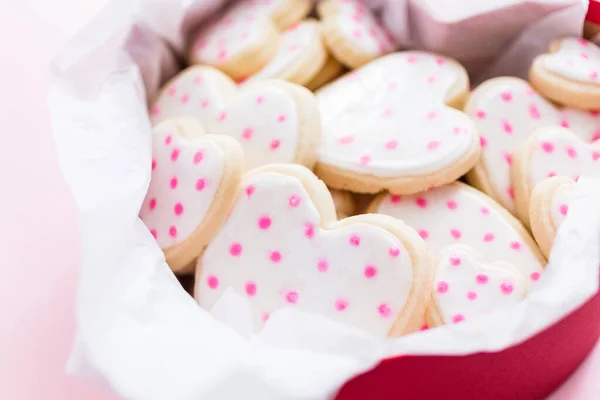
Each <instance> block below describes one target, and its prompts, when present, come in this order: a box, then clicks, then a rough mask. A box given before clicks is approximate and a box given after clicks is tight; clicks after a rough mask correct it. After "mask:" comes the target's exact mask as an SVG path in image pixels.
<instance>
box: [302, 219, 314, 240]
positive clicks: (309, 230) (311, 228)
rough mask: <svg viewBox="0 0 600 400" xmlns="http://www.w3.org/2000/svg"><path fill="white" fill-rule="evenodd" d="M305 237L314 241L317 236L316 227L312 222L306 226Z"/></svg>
mask: <svg viewBox="0 0 600 400" xmlns="http://www.w3.org/2000/svg"><path fill="white" fill-rule="evenodd" d="M304 236H305V237H307V238H309V239H312V238H313V237H314V236H315V226H314V225H313V224H311V223H310V222H307V223H306V224H304Z"/></svg>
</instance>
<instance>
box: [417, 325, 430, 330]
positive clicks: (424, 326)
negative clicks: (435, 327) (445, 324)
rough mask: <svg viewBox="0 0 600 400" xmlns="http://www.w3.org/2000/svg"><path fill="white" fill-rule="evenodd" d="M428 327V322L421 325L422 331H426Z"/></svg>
mask: <svg viewBox="0 0 600 400" xmlns="http://www.w3.org/2000/svg"><path fill="white" fill-rule="evenodd" d="M428 329H429V327H428V326H427V324H424V325H421V327H420V328H419V330H420V331H426V330H428Z"/></svg>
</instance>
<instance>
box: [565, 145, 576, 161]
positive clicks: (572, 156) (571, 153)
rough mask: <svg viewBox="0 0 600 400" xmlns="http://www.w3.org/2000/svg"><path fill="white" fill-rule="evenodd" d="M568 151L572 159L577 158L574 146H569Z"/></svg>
mask: <svg viewBox="0 0 600 400" xmlns="http://www.w3.org/2000/svg"><path fill="white" fill-rule="evenodd" d="M566 151H567V155H568V156H569V158H570V159H575V158H577V151H576V150H575V149H574V148H572V147H567V148H566Z"/></svg>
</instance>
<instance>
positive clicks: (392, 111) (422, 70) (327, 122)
mask: <svg viewBox="0 0 600 400" xmlns="http://www.w3.org/2000/svg"><path fill="white" fill-rule="evenodd" d="M457 79H458V73H457V71H456V67H455V66H454V65H453V64H451V63H450V62H449V61H448V60H447V59H445V58H443V57H438V56H435V55H432V54H429V53H424V52H402V53H394V54H390V55H387V56H384V57H381V58H378V59H377V60H375V61H372V62H371V63H369V64H367V65H366V66H364V67H362V68H360V69H358V70H355V71H353V72H352V73H350V74H348V75H346V76H345V77H343V78H341V79H338V80H337V81H335V82H334V83H332V84H330V85H328V86H326V87H325V88H323V89H321V90H319V91H318V92H317V100H318V101H319V107H320V110H321V119H322V121H323V141H324V143H323V146H322V149H321V157H320V160H319V161H320V162H321V163H322V164H330V165H333V166H337V167H341V168H343V169H346V170H350V171H354V172H358V173H362V174H371V175H375V176H381V177H394V176H406V175H425V174H429V173H432V172H435V171H438V170H440V169H442V168H445V167H448V166H450V165H452V163H454V162H456V161H457V160H459V159H461V158H462V157H464V155H465V154H466V152H467V151H468V150H469V149H470V147H471V146H472V143H473V140H474V138H475V135H476V131H475V129H474V126H473V123H472V121H471V119H470V118H469V117H467V116H466V115H465V114H464V113H462V112H460V111H458V110H455V109H452V108H450V107H448V106H446V105H445V104H444V100H445V97H446V95H447V94H448V91H449V90H450V89H451V88H452V86H453V85H454V84H455V83H456V81H457Z"/></svg>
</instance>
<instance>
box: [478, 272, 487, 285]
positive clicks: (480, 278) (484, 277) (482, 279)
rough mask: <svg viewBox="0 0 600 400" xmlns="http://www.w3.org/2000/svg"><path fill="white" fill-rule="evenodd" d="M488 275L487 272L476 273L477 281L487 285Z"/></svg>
mask: <svg viewBox="0 0 600 400" xmlns="http://www.w3.org/2000/svg"><path fill="white" fill-rule="evenodd" d="M488 279H489V278H488V276H487V275H486V274H477V275H475V282H477V283H478V284H480V285H485V284H486V283H487V282H488Z"/></svg>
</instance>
